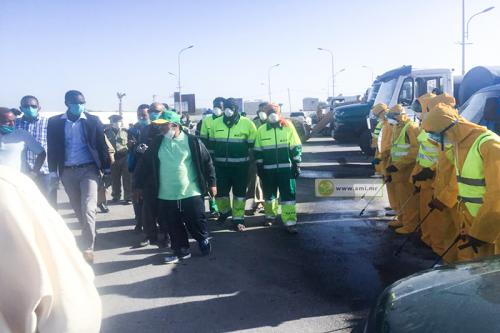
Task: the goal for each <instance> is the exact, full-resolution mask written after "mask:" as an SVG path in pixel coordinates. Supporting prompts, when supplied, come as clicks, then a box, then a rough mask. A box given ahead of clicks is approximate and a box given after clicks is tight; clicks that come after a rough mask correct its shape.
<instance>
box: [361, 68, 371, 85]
mask: <svg viewBox="0 0 500 333" xmlns="http://www.w3.org/2000/svg"><path fill="white" fill-rule="evenodd" d="M361 68H366V69H368V70H369V71H370V73H371V75H372V82H371V83H373V68H371V67H370V66H366V65H363V66H361Z"/></svg>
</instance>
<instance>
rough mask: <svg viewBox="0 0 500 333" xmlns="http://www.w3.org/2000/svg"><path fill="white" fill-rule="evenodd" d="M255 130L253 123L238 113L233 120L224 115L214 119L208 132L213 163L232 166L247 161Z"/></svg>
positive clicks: (253, 141)
mask: <svg viewBox="0 0 500 333" xmlns="http://www.w3.org/2000/svg"><path fill="white" fill-rule="evenodd" d="M256 132H257V128H256V127H255V125H254V123H253V122H252V121H251V120H249V119H248V118H245V117H241V116H239V115H238V116H237V117H236V118H235V119H234V120H233V121H230V120H229V119H227V118H226V117H224V116H222V117H219V118H217V119H215V120H214V121H213V123H212V127H211V128H210V134H209V140H210V145H209V147H210V148H209V150H211V151H213V158H214V161H215V164H216V165H218V166H232V165H238V164H240V165H241V164H245V163H248V161H249V160H250V158H249V150H250V149H252V148H253V146H254V143H255V135H256Z"/></svg>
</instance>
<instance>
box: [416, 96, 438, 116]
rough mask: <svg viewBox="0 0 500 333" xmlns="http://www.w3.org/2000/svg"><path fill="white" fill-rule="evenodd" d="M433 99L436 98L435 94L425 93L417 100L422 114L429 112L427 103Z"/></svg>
mask: <svg viewBox="0 0 500 333" xmlns="http://www.w3.org/2000/svg"><path fill="white" fill-rule="evenodd" d="M433 98H436V94H433V93H427V94H424V95H422V96H420V97H419V98H417V100H418V102H419V103H420V106H421V107H422V113H424V112H429V102H430V101H431V100H432V99H433Z"/></svg>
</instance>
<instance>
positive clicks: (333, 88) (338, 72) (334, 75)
mask: <svg viewBox="0 0 500 333" xmlns="http://www.w3.org/2000/svg"><path fill="white" fill-rule="evenodd" d="M342 72H345V68H342V69H341V70H339V71H337V72H335V73H334V74H333V82H335V78H336V77H337V75H339V74H340V73H342ZM334 84H335V83H334ZM334 90H335V86H333V85H332V91H334ZM332 97H333V98H335V96H332Z"/></svg>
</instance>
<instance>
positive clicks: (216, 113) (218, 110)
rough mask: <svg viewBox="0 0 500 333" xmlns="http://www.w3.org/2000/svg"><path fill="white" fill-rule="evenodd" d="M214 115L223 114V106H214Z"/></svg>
mask: <svg viewBox="0 0 500 333" xmlns="http://www.w3.org/2000/svg"><path fill="white" fill-rule="evenodd" d="M214 115H215V116H216V117H220V116H222V109H221V108H214Z"/></svg>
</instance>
